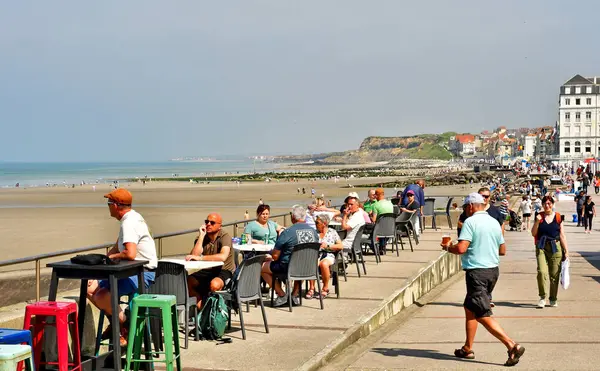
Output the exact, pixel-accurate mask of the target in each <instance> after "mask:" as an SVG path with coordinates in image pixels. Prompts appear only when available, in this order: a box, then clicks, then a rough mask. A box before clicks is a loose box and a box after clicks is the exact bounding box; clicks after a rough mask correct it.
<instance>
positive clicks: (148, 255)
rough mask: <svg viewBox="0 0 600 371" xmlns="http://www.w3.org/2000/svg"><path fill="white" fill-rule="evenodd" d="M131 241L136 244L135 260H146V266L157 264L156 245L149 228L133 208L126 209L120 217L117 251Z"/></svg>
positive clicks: (120, 250)
mask: <svg viewBox="0 0 600 371" xmlns="http://www.w3.org/2000/svg"><path fill="white" fill-rule="evenodd" d="M127 242H133V243H135V244H136V245H137V254H136V256H135V260H148V262H149V263H148V264H146V268H149V269H154V268H156V266H157V265H158V258H157V256H156V246H155V245H154V239H153V238H152V235H150V230H149V229H148V225H147V224H146V221H145V220H144V218H143V217H142V216H141V215H140V214H139V213H138V212H137V211H135V210H130V211H128V212H127V213H126V214H125V215H123V217H122V218H121V228H120V229H119V240H118V247H119V252H123V251H124V250H125V244H126V243H127Z"/></svg>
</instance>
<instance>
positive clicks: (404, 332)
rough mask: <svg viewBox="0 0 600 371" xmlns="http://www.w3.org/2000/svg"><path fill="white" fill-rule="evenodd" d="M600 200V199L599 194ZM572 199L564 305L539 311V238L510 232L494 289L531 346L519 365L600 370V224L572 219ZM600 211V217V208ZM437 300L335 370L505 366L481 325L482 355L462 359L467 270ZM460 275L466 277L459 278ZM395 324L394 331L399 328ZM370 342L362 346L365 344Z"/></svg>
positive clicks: (506, 319) (519, 337)
mask: <svg viewBox="0 0 600 371" xmlns="http://www.w3.org/2000/svg"><path fill="white" fill-rule="evenodd" d="M594 201H595V202H596V204H598V203H599V202H600V198H599V197H596V196H594ZM573 206H574V204H573V203H572V202H563V203H559V204H557V210H558V211H559V212H560V213H561V214H562V215H565V216H568V218H567V217H565V220H566V222H565V227H566V233H567V241H568V243H569V250H570V254H571V257H570V259H571V287H570V288H569V289H568V290H563V289H562V288H561V289H560V291H559V295H558V302H559V307H558V308H550V307H546V308H544V309H536V304H537V301H538V295H537V284H536V260H535V255H534V250H533V249H534V247H533V238H532V237H531V235H530V234H529V233H527V232H521V233H519V232H506V240H507V249H508V251H507V256H505V257H503V258H502V260H501V265H500V268H501V273H500V279H499V281H498V284H497V286H496V288H495V290H494V295H493V296H494V302H495V303H496V308H495V309H494V314H495V317H496V318H497V319H498V321H499V322H500V324H501V325H502V326H503V327H504V329H505V330H506V332H507V333H508V334H509V336H511V337H512V338H513V339H515V340H516V341H517V342H519V343H520V344H522V345H523V346H525V347H526V349H527V351H526V353H525V355H524V356H523V358H522V359H521V362H520V363H519V364H518V365H517V366H516V368H517V369H519V370H551V369H561V370H598V369H599V368H600V366H599V365H600V352H598V350H599V349H600V287H599V286H598V284H599V283H600V272H599V270H600V246H599V244H598V242H599V240H600V229H599V228H598V226H596V231H595V232H594V233H593V234H591V235H586V234H584V233H583V229H582V228H577V227H575V226H574V224H573V223H571V222H570V221H569V220H570V219H571V214H572V213H573V212H572V210H573ZM598 211H599V215H600V209H599V210H598ZM455 277H457V278H456V279H453V281H454V282H453V283H451V284H450V285H448V287H447V289H446V290H444V291H443V292H438V293H437V297H433V298H429V300H431V301H430V302H428V303H426V304H425V305H423V306H422V308H420V309H418V310H416V311H414V313H413V314H412V315H411V316H410V317H408V318H405V319H404V320H403V321H400V322H399V321H390V322H389V323H388V324H386V325H385V326H384V327H383V328H382V329H381V330H379V331H377V332H376V333H374V334H373V335H371V336H370V338H371V339H368V338H367V339H365V341H361V342H362V344H361V343H359V344H357V345H356V346H355V347H354V349H349V350H348V351H346V352H344V353H343V354H341V355H340V356H339V357H338V358H336V359H335V360H334V362H333V363H331V364H330V365H329V366H328V367H327V369H330V370H334V369H335V370H340V369H348V370H392V369H418V370H434V369H436V370H437V369H453V370H455V369H456V370H462V369H465V370H491V369H504V367H503V366H502V364H503V363H504V362H505V361H506V358H507V354H506V348H505V347H504V346H503V345H502V344H501V343H500V342H498V341H497V340H496V339H495V338H493V337H492V336H491V335H490V334H488V333H487V331H486V330H485V329H484V328H483V327H482V326H480V327H479V330H478V333H477V336H476V339H475V346H474V351H475V354H476V359H475V360H471V361H468V360H459V359H456V358H455V357H454V355H453V352H454V349H456V348H459V347H460V346H461V345H462V344H463V343H464V337H465V335H464V312H463V308H462V302H463V299H464V295H465V283H464V274H460V275H457V276H455ZM459 278H460V279H459ZM391 326H393V328H392V327H391ZM359 347H362V349H358V348H359Z"/></svg>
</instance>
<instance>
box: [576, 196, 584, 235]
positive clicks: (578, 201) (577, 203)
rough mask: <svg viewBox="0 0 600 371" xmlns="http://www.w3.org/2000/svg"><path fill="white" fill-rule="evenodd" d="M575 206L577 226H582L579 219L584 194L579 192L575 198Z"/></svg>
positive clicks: (580, 218) (581, 221)
mask: <svg viewBox="0 0 600 371" xmlns="http://www.w3.org/2000/svg"><path fill="white" fill-rule="evenodd" d="M574 200H575V204H576V205H577V226H578V227H581V226H583V225H584V224H583V218H582V217H581V214H582V211H583V205H584V204H585V192H584V191H580V192H579V194H578V195H577V196H575V199H574Z"/></svg>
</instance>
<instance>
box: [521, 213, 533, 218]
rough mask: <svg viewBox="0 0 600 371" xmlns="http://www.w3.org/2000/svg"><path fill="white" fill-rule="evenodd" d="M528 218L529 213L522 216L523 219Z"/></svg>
mask: <svg viewBox="0 0 600 371" xmlns="http://www.w3.org/2000/svg"><path fill="white" fill-rule="evenodd" d="M530 216H531V213H526V214H523V218H529V217H530Z"/></svg>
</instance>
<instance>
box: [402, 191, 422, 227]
mask: <svg viewBox="0 0 600 371" xmlns="http://www.w3.org/2000/svg"><path fill="white" fill-rule="evenodd" d="M406 197H407V198H408V203H407V204H406V206H404V207H401V208H400V211H402V212H403V213H411V214H414V213H416V212H417V211H418V210H419V209H420V208H421V205H419V201H417V200H416V199H415V198H416V197H415V192H413V191H411V190H409V191H408V192H406ZM414 227H415V233H417V234H418V231H419V230H420V229H419V218H416V219H415V225H414Z"/></svg>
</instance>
